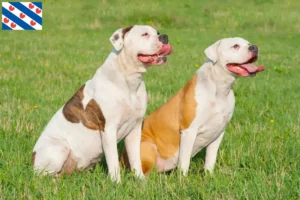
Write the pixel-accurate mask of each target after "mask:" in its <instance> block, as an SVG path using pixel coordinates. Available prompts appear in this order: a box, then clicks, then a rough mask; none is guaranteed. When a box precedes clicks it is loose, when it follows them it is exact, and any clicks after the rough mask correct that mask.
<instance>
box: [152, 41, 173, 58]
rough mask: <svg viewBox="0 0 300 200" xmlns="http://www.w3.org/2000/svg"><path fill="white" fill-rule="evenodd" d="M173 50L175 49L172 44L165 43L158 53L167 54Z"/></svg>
mask: <svg viewBox="0 0 300 200" xmlns="http://www.w3.org/2000/svg"><path fill="white" fill-rule="evenodd" d="M172 50H173V49H172V46H171V45H170V44H164V45H163V47H162V48H161V49H160V50H159V51H158V52H157V53H156V54H158V55H162V56H166V55H169V54H170V53H172Z"/></svg>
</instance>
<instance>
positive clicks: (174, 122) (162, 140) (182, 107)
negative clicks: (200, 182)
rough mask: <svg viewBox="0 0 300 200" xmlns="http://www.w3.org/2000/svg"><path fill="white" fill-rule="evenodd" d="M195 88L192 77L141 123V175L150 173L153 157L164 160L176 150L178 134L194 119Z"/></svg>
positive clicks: (195, 82)
mask: <svg viewBox="0 0 300 200" xmlns="http://www.w3.org/2000/svg"><path fill="white" fill-rule="evenodd" d="M196 84H197V75H194V76H193V77H192V78H191V79H190V81H189V82H188V83H187V84H186V85H185V87H184V88H182V89H181V90H179V91H178V92H177V93H176V94H175V95H174V96H173V97H172V98H171V99H170V100H169V101H168V102H167V103H165V104H164V105H162V106H161V107H160V108H159V109H157V110H156V111H154V112H153V113H152V114H151V115H150V116H148V117H147V118H146V119H145V120H144V126H143V130H142V141H141V162H142V168H143V172H145V173H149V172H150V171H151V170H152V168H153V166H155V164H156V160H157V155H159V156H160V157H161V158H162V159H168V158H172V157H173V156H174V154H175V153H176V151H178V150H179V145H180V131H181V130H183V129H186V128H188V127H189V126H190V124H191V122H192V121H193V119H194V118H195V116H196V107H197V102H196V99H195V87H196ZM155 147H156V148H155Z"/></svg>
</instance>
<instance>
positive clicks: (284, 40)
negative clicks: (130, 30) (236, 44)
mask: <svg viewBox="0 0 300 200" xmlns="http://www.w3.org/2000/svg"><path fill="white" fill-rule="evenodd" d="M132 24H149V25H152V26H153V27H155V28H156V29H158V30H159V31H160V32H161V33H167V34H168V35H169V38H170V42H171V44H172V45H173V47H174V53H173V55H171V56H170V57H169V60H168V63H167V64H166V65H164V66H160V67H153V68H151V69H149V71H148V72H147V73H146V74H145V76H144V78H145V82H146V86H147V91H148V93H149V95H150V101H149V104H148V109H147V114H149V113H151V112H152V111H153V110H154V109H156V108H158V107H159V106H160V105H162V104H163V103H164V102H165V101H167V99H169V98H170V97H171V96H173V95H174V94H175V92H176V91H177V90H179V88H181V87H182V86H183V85H184V84H185V83H186V82H187V81H188V80H189V78H190V77H191V76H192V75H193V74H194V73H195V71H196V70H197V69H198V68H199V66H201V65H202V63H203V62H204V61H205V59H206V58H205V56H204V53H203V51H204V49H205V48H206V47H207V46H209V45H210V44H212V43H214V42H215V41H216V40H218V39H221V38H224V37H233V36H240V37H243V38H245V39H247V40H249V41H250V42H252V43H253V44H257V45H258V46H259V48H260V59H259V61H258V62H257V64H261V65H264V66H265V67H266V71H265V72H262V73H259V74H258V75H257V76H256V77H254V78H244V79H242V78H241V79H238V80H237V82H236V84H235V86H234V88H235V95H236V105H235V113H234V116H233V119H232V121H231V122H230V124H229V126H228V127H227V132H226V134H225V137H224V139H223V142H222V145H221V147H220V151H219V153H218V160H217V164H216V169H215V173H214V175H213V176H210V175H205V174H204V173H203V155H204V154H203V152H202V153H200V154H199V155H197V156H196V157H195V158H193V159H192V162H191V167H190V171H189V174H188V176H187V177H181V176H180V175H179V174H178V172H177V171H176V170H175V171H174V172H173V173H171V174H157V173H152V174H151V175H150V176H149V177H148V178H147V180H146V181H139V180H136V179H135V178H134V176H133V175H132V174H131V173H129V172H126V171H124V170H123V171H122V183H121V184H118V185H117V184H114V183H112V182H111V181H110V179H109V177H108V176H107V167H106V163H105V159H102V161H101V163H99V164H98V165H97V166H96V168H95V169H94V170H92V171H88V172H84V173H75V174H73V175H71V176H63V177H62V178H60V179H57V180H55V181H54V180H53V179H52V178H51V177H38V176H35V175H34V174H33V171H32V165H31V152H32V149H33V146H34V144H35V142H36V140H37V139H38V137H39V136H40V134H41V132H42V130H43V128H44V127H45V125H46V124H47V123H48V121H49V120H50V118H51V117H52V116H53V114H54V113H55V112H56V111H57V110H58V109H59V108H60V107H61V106H62V105H63V104H64V103H65V102H66V101H67V100H68V99H69V98H70V97H71V96H72V95H73V94H74V92H75V91H77V89H78V88H79V87H80V86H81V85H82V84H83V83H84V82H85V81H86V80H88V79H90V78H91V77H92V76H93V74H94V73H95V71H96V69H97V68H98V67H99V66H100V65H101V64H102V63H103V62H104V60H105V58H106V57H107V55H108V54H109V52H110V51H111V50H112V45H111V44H110V42H109V40H108V38H109V37H110V36H111V34H112V33H113V32H114V31H115V30H116V29H118V28H120V27H125V26H127V25H132ZM299 44H300V1H298V0H250V1H238V0H223V1H218V0H201V1H200V0H185V1H180V0H172V1H166V0H160V1H152V0H148V1H137V0H134V1H125V0H100V1H96V0H88V1H80V0H72V1H71V0H67V1H61V0H46V1H44V2H43V31H2V30H0V199H162V200H165V199H172V200H173V199H300V189H299V188H300V176H299V174H300V170H299V169H300V166H299V164H300V157H299V155H300V154H299V152H300V142H299V141H300V140H299V138H300V135H299V131H300V112H299V111H300V101H299V100H300V68H299V66H300V45H299ZM122 146H123V143H122V142H121V143H120V144H119V147H120V149H121V148H122Z"/></svg>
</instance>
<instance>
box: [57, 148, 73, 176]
mask: <svg viewBox="0 0 300 200" xmlns="http://www.w3.org/2000/svg"><path fill="white" fill-rule="evenodd" d="M76 165H77V163H76V161H75V157H74V155H73V153H72V152H71V151H70V153H69V155H68V157H67V159H66V162H65V163H64V165H63V167H62V169H61V171H60V172H59V173H58V174H57V175H58V176H60V175H62V174H63V173H65V174H67V175H70V174H72V172H73V171H74V169H75V168H76Z"/></svg>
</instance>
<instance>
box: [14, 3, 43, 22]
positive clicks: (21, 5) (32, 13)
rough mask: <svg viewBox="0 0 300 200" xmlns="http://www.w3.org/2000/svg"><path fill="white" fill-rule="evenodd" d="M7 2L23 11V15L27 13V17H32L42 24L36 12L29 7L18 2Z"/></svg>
mask: <svg viewBox="0 0 300 200" xmlns="http://www.w3.org/2000/svg"><path fill="white" fill-rule="evenodd" d="M9 3H10V4H11V5H13V6H15V7H16V8H17V9H19V10H20V11H21V12H22V13H24V14H25V15H27V16H28V17H30V18H31V19H33V20H34V21H36V22H37V23H39V24H40V25H42V18H41V17H40V16H38V15H37V14H35V13H34V11H32V10H30V9H29V8H27V7H26V6H24V5H23V4H21V3H18V2H9Z"/></svg>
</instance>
